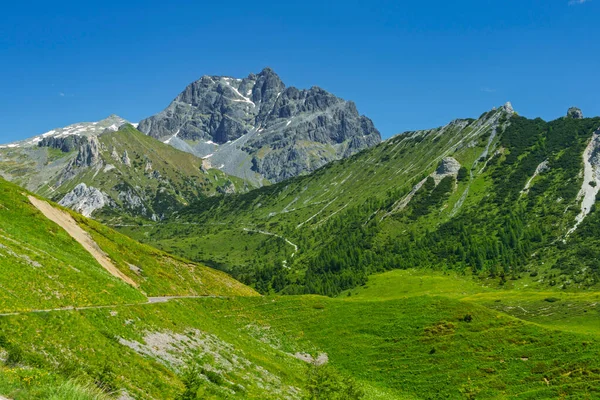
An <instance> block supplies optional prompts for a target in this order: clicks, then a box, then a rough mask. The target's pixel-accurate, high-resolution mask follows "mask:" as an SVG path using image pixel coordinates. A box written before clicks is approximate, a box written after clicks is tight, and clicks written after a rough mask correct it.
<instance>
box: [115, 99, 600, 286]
mask: <svg viewBox="0 0 600 400" xmlns="http://www.w3.org/2000/svg"><path fill="white" fill-rule="evenodd" d="M598 127H600V118H586V119H576V118H571V117H565V118H559V119H557V120H555V121H551V122H546V121H543V120H541V119H534V120H532V119H527V118H524V117H521V116H519V115H518V114H516V113H515V112H514V111H513V110H512V107H511V106H510V104H507V105H505V106H503V107H501V108H499V109H494V110H491V111H489V112H486V113H484V114H482V115H481V116H480V117H479V118H478V119H462V120H455V121H452V122H451V123H450V124H448V125H446V126H444V127H441V128H437V129H432V130H427V131H417V132H407V133H405V134H402V135H398V136H395V137H393V138H391V139H389V140H387V141H385V142H383V143H381V144H380V145H378V146H375V147H373V148H371V149H367V150H364V151H362V152H361V153H359V154H357V155H355V156H353V157H350V158H348V159H345V160H341V161H337V162H334V163H331V164H329V165H327V166H325V167H323V168H321V169H319V170H317V171H315V172H314V173H312V174H310V175H308V176H303V177H298V178H293V179H290V180H287V181H285V182H281V183H279V184H276V185H272V186H269V187H264V188H261V189H257V190H253V191H251V192H249V193H246V194H240V195H233V196H220V197H213V198H207V199H201V200H199V201H198V202H196V203H194V204H192V205H190V206H189V207H186V208H185V209H183V210H182V211H180V212H179V213H178V214H176V215H174V216H173V217H172V218H170V219H168V220H166V221H163V222H161V223H157V224H149V225H146V226H143V227H125V228H122V231H123V232H124V233H126V234H128V235H131V236H133V237H136V238H138V239H140V240H142V241H144V242H147V243H150V244H152V245H154V246H156V247H158V248H161V249H163V250H166V251H168V252H171V253H175V254H179V255H182V256H185V257H187V258H190V259H193V260H198V261H199V260H202V261H204V262H206V263H210V265H213V266H215V267H217V268H220V269H223V270H225V271H228V272H230V273H232V274H233V275H234V276H235V277H237V278H238V279H240V280H242V281H243V282H245V283H248V284H252V285H254V287H256V288H257V289H258V290H259V291H261V292H263V293H267V292H270V291H275V292H281V293H287V294H298V293H319V294H326V295H336V294H338V293H340V292H341V291H343V290H346V289H349V288H352V287H355V286H357V285H360V284H363V283H364V282H366V279H367V277H368V275H369V274H372V273H374V272H380V271H385V270H389V269H396V268H401V269H404V268H412V267H419V268H435V269H438V270H446V269H452V270H458V271H464V272H469V273H471V272H473V273H475V274H476V275H480V276H481V278H482V279H492V280H495V282H496V284H497V285H498V286H504V285H509V286H510V285H511V283H510V282H515V280H521V281H522V279H523V278H524V277H531V278H535V279H532V280H531V282H530V284H532V285H534V286H540V287H544V288H554V289H562V290H565V289H586V288H592V287H596V286H597V283H598V281H599V273H600V270H599V269H598V265H597V263H598V262H597V257H595V254H596V252H597V251H596V250H595V246H594V244H593V243H595V241H596V239H595V237H596V236H597V235H595V230H594V228H593V227H594V226H595V224H594V221H596V220H597V218H598V215H597V212H596V208H595V206H593V204H594V202H595V195H596V193H597V192H598V190H597V188H596V187H597V184H598V182H597V179H598V178H597V176H600V175H598V174H597V169H598V168H599V167H598V165H599V164H598V161H597V159H596V158H595V156H594V155H595V154H597V152H598V151H599V149H598V141H597V137H598V134H597V133H595V132H597V129H598ZM584 176H585V178H584ZM584 249H585V250H584ZM588 250H589V251H588ZM507 282H508V283H507Z"/></svg>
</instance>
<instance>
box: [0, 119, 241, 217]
mask: <svg viewBox="0 0 600 400" xmlns="http://www.w3.org/2000/svg"><path fill="white" fill-rule="evenodd" d="M206 167H207V166H206V165H205V164H204V163H203V161H202V160H201V159H199V158H197V157H195V156H193V155H191V154H188V153H184V152H181V151H178V150H176V149H175V148H173V147H171V146H168V145H165V144H163V143H161V142H160V141H158V140H155V139H153V138H151V137H148V136H145V135H143V134H142V133H141V132H139V131H138V130H137V129H135V128H134V126H133V125H131V124H129V123H128V122H127V121H126V120H124V119H122V118H120V117H118V116H114V115H113V116H110V117H109V118H107V119H105V120H102V121H99V122H94V123H80V124H73V125H70V126H69V127H66V128H61V129H54V130H52V131H50V132H47V133H45V134H43V135H39V136H36V137H34V138H32V139H28V140H25V141H21V142H17V143H13V144H9V145H4V146H2V148H0V175H1V176H3V177H4V178H5V179H8V180H11V181H14V182H15V183H18V184H19V185H21V186H23V187H25V188H27V189H28V190H31V191H33V192H35V193H37V194H40V195H42V196H45V197H48V198H50V199H52V200H54V201H56V202H59V203H60V204H61V205H63V206H66V207H70V208H72V209H74V210H76V211H77V212H80V213H82V214H84V215H85V216H92V215H94V216H96V215H97V214H98V213H103V214H105V216H104V218H109V216H110V217H111V218H113V217H114V218H119V219H120V218H123V217H124V218H130V217H133V218H136V217H144V218H146V219H154V220H157V219H160V218H162V217H163V216H164V215H165V214H168V213H170V212H173V211H174V210H176V209H178V208H179V207H182V206H183V205H184V204H187V203H189V202H191V201H193V200H194V199H195V198H196V197H198V196H204V195H214V194H216V193H218V192H219V191H220V192H222V193H225V192H228V193H231V192H234V191H236V190H241V191H243V190H246V188H247V187H246V185H245V184H244V183H243V182H241V181H240V180H238V179H236V178H231V179H230V178H229V177H228V176H226V175H225V174H224V173H222V172H221V171H218V170H210V171H209V170H208V169H207V168H206Z"/></svg>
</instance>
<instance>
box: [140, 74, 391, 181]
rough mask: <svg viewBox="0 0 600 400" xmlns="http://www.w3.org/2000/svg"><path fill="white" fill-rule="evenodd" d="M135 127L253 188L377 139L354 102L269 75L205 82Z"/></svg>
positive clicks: (206, 79)
mask: <svg viewBox="0 0 600 400" xmlns="http://www.w3.org/2000/svg"><path fill="white" fill-rule="evenodd" d="M138 128H139V129H140V130H141V131H142V132H144V133H146V134H148V135H150V136H153V137H155V138H158V139H160V140H162V141H164V142H165V143H169V144H171V145H172V146H174V147H176V148H178V149H181V150H184V151H187V152H190V153H193V154H196V155H198V156H200V157H204V158H205V159H207V160H208V161H210V163H211V165H212V166H213V167H214V168H219V169H221V170H223V171H225V172H227V173H229V174H231V175H235V176H239V177H241V178H244V179H247V180H251V181H254V182H257V183H261V182H262V181H263V180H264V179H267V180H269V181H272V182H278V181H281V180H284V179H287V178H290V177H293V176H297V175H300V174H303V173H306V172H310V171H313V170H315V169H317V168H319V167H321V166H323V165H325V164H326V163H328V162H330V161H332V160H336V159H340V158H343V157H347V156H349V155H352V154H354V153H356V152H357V151H360V150H362V149H364V148H368V147H371V146H373V145H375V144H377V143H379V142H380V140H381V136H380V134H379V132H378V131H377V129H376V128H375V127H374V125H373V122H372V121H371V120H370V119H368V118H367V117H365V116H361V115H359V114H358V111H357V109H356V106H355V104H354V103H353V102H350V101H344V100H342V99H340V98H338V97H335V96H334V95H332V94H330V93H328V92H326V91H325V90H323V89H321V88H318V87H312V88H311V89H308V90H299V89H296V88H294V87H286V86H285V85H284V83H283V82H282V81H281V79H280V78H279V76H277V74H275V72H273V70H271V69H270V68H265V69H263V70H262V71H261V72H260V73H259V74H256V75H255V74H250V75H249V76H248V77H246V78H244V79H236V78H231V77H224V76H203V77H202V78H200V79H199V80H197V81H195V82H193V83H192V84H190V85H189V86H188V87H187V88H186V89H185V90H184V91H183V92H182V93H181V94H179V95H178V96H177V97H176V98H175V100H173V102H172V103H171V104H170V105H169V106H168V107H167V108H166V109H165V110H164V111H162V112H160V113H158V114H157V115H155V116H152V117H150V118H147V119H144V120H142V121H141V122H140V125H139V127H138Z"/></svg>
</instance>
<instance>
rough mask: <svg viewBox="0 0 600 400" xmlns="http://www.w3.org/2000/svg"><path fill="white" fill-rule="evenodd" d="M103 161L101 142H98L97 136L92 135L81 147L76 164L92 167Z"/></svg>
mask: <svg viewBox="0 0 600 400" xmlns="http://www.w3.org/2000/svg"><path fill="white" fill-rule="evenodd" d="M101 161H102V160H101V158H100V142H98V138H97V137H95V136H90V137H88V138H87V140H85V141H84V143H83V144H81V146H80V147H79V153H78V154H77V158H75V160H74V163H75V166H77V167H92V166H94V165H96V164H98V163H99V162H101Z"/></svg>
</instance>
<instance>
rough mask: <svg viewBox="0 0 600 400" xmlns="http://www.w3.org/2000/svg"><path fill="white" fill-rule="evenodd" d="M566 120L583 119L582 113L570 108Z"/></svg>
mask: <svg viewBox="0 0 600 400" xmlns="http://www.w3.org/2000/svg"><path fill="white" fill-rule="evenodd" d="M567 118H573V119H583V112H581V110H580V109H579V108H577V107H571V108H569V110H568V111H567Z"/></svg>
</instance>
